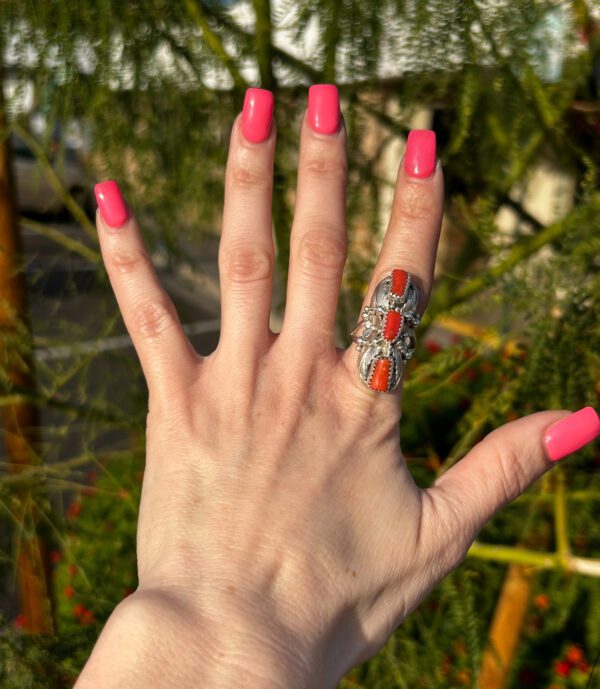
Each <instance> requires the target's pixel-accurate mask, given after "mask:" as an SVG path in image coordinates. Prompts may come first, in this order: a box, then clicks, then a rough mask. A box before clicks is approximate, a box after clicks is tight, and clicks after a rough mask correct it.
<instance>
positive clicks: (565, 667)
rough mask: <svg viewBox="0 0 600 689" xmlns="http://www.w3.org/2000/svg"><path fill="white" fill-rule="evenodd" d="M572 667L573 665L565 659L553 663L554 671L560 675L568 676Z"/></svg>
mask: <svg viewBox="0 0 600 689" xmlns="http://www.w3.org/2000/svg"><path fill="white" fill-rule="evenodd" d="M572 669H573V666H572V665H571V663H569V661H567V660H557V661H556V662H555V663H554V672H555V673H556V674H557V675H560V676H561V677H568V676H569V675H570V674H571V670H572Z"/></svg>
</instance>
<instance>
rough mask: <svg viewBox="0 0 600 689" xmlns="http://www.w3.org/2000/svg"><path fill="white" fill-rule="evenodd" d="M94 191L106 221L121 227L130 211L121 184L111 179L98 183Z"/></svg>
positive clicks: (113, 225) (112, 225)
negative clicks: (120, 187)
mask: <svg viewBox="0 0 600 689" xmlns="http://www.w3.org/2000/svg"><path fill="white" fill-rule="evenodd" d="M94 193H95V194H96V201H97V202H98V208H99V209H100V214H101V215H102V217H103V219H104V222H105V223H106V224H107V225H110V226H111V227H121V225H124V224H125V222H126V220H127V218H128V217H129V213H128V212H127V206H126V205H125V201H124V200H123V195H122V194H121V190H120V189H119V185H118V184H117V183H116V182H115V180H114V179H109V180H107V181H106V182H100V184H96V186H95V187H94Z"/></svg>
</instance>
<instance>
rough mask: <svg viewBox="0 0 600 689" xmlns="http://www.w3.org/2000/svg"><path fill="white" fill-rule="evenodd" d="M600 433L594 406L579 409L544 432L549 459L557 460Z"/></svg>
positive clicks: (599, 420) (598, 420)
mask: <svg viewBox="0 0 600 689" xmlns="http://www.w3.org/2000/svg"><path fill="white" fill-rule="evenodd" d="M599 435H600V419H599V418H598V414H596V412H595V411H594V409H593V407H584V408H583V409H580V410H579V411H576V412H575V413H573V414H571V415H570V416H567V417H566V418H564V419H561V420H560V421H557V422H556V423H554V424H552V426H550V427H549V428H547V429H546V433H545V434H544V445H545V446H546V454H547V455H548V459H550V460H551V461H552V462H556V461H557V460H559V459H562V458H563V457H566V456H567V455H570V454H571V452H575V451H576V450H579V449H581V448H582V447H584V445H587V444H588V443H591V442H592V440H594V439H595V438H597V437H598V436H599Z"/></svg>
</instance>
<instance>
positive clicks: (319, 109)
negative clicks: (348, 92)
mask: <svg viewBox="0 0 600 689" xmlns="http://www.w3.org/2000/svg"><path fill="white" fill-rule="evenodd" d="M308 124H309V125H310V127H311V129H312V130H313V131H315V132H318V133H319V134H335V133H336V132H337V130H338V129H339V126H340V96H339V93H338V90H337V86H334V85H333V84H316V85H315V86H311V87H310V88H309V89H308Z"/></svg>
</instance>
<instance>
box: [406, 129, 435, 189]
mask: <svg viewBox="0 0 600 689" xmlns="http://www.w3.org/2000/svg"><path fill="white" fill-rule="evenodd" d="M435 148H436V145H435V132H434V131H432V130H431V129H413V130H412V131H411V132H410V133H409V135H408V139H407V140H406V151H405V153H404V170H405V171H406V174H407V175H410V176H411V177H417V178H418V179H425V177H430V176H431V175H432V174H433V173H434V171H435V165H436V157H435V155H436V154H435Z"/></svg>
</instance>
